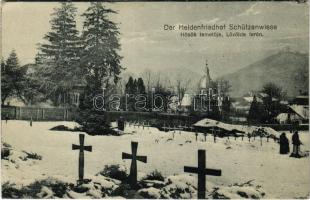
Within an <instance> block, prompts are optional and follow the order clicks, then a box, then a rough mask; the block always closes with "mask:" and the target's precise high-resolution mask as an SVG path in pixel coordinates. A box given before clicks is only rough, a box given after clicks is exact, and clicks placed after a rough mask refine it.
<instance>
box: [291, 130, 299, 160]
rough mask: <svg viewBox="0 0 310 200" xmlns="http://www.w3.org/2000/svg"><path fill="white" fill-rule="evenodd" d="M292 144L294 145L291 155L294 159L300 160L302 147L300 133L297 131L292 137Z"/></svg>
mask: <svg viewBox="0 0 310 200" xmlns="http://www.w3.org/2000/svg"><path fill="white" fill-rule="evenodd" d="M292 143H293V152H292V154H291V156H292V157H296V158H299V157H300V155H299V146H300V145H301V141H300V140H299V134H298V131H295V132H294V134H293V136H292Z"/></svg>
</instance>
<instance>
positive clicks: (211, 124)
mask: <svg viewBox="0 0 310 200" xmlns="http://www.w3.org/2000/svg"><path fill="white" fill-rule="evenodd" d="M193 126H194V127H199V128H208V129H210V128H219V129H220V130H221V131H226V132H232V133H239V134H247V133H253V132H255V131H257V130H258V129H259V128H263V129H264V132H265V134H266V135H265V136H271V137H272V136H274V137H276V138H279V136H280V133H279V132H277V131H276V130H274V129H272V128H270V127H258V126H245V125H235V124H227V123H223V122H220V121H216V120H212V119H207V118H205V119H202V120H200V121H198V122H196V123H195V124H194V125H193Z"/></svg>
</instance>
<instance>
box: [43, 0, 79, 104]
mask: <svg viewBox="0 0 310 200" xmlns="http://www.w3.org/2000/svg"><path fill="white" fill-rule="evenodd" d="M76 12H77V9H76V8H75V7H74V5H73V4H72V3H70V2H63V3H61V6H60V7H59V8H54V13H53V14H52V15H51V16H52V20H51V21H50V24H51V31H50V32H48V33H47V34H46V35H45V37H44V39H45V40H46V42H45V43H43V44H41V45H40V48H39V50H40V52H39V54H38V55H40V62H41V63H42V62H43V63H44V65H45V68H44V70H42V71H43V72H44V74H43V76H44V78H45V79H47V80H46V81H45V82H44V83H43V84H44V86H45V87H46V90H47V91H49V92H50V93H51V94H52V95H53V97H54V101H56V99H58V95H65V94H66V92H68V90H70V89H71V88H72V86H73V85H74V84H75V81H76V80H79V79H80V78H81V74H82V72H81V70H80V67H79V65H78V61H79V59H80V50H81V47H82V46H81V40H80V38H79V32H78V31H77V29H76V21H75V17H76Z"/></svg>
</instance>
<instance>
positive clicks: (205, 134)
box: [203, 132, 207, 142]
mask: <svg viewBox="0 0 310 200" xmlns="http://www.w3.org/2000/svg"><path fill="white" fill-rule="evenodd" d="M203 134H204V136H205V142H206V141H207V132H204V133H203Z"/></svg>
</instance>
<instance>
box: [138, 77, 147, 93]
mask: <svg viewBox="0 0 310 200" xmlns="http://www.w3.org/2000/svg"><path fill="white" fill-rule="evenodd" d="M137 90H138V94H145V85H144V82H143V79H142V78H138V81H137Z"/></svg>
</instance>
